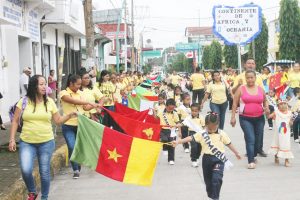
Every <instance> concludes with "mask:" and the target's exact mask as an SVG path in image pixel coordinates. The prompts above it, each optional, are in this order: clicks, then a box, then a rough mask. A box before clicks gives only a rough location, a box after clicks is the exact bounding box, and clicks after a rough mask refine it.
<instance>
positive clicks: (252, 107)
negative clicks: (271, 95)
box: [240, 85, 264, 117]
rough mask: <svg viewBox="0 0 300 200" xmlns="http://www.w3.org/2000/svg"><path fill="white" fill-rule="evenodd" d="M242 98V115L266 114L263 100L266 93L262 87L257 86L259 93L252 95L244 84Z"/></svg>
mask: <svg viewBox="0 0 300 200" xmlns="http://www.w3.org/2000/svg"><path fill="white" fill-rule="evenodd" d="M241 89H242V94H241V99H240V115H242V116H245V117H260V116H262V115H263V114H264V109H263V102H264V93H263V90H262V88H261V87H259V86H258V87H257V94H256V95H252V94H249V92H248V91H247V88H246V86H244V85H243V86H242V88H241Z"/></svg>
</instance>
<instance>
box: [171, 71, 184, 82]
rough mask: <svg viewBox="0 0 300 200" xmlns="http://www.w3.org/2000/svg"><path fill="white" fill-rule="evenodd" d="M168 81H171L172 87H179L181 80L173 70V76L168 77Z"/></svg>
mask: <svg viewBox="0 0 300 200" xmlns="http://www.w3.org/2000/svg"><path fill="white" fill-rule="evenodd" d="M170 80H171V83H172V84H173V85H174V86H177V85H179V82H180V81H181V80H182V78H181V77H180V76H179V75H178V74H177V72H176V71H175V70H174V71H173V74H172V75H171V76H170Z"/></svg>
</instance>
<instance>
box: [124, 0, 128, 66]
mask: <svg viewBox="0 0 300 200" xmlns="http://www.w3.org/2000/svg"><path fill="white" fill-rule="evenodd" d="M124 1H125V2H124V4H125V8H124V10H125V14H124V15H125V16H124V18H125V19H124V21H125V22H124V25H125V27H124V32H125V39H124V43H125V44H124V46H125V48H124V49H125V54H124V55H125V56H124V57H125V59H124V60H125V71H127V2H126V0H124Z"/></svg>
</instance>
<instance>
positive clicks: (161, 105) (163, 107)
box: [154, 104, 166, 114]
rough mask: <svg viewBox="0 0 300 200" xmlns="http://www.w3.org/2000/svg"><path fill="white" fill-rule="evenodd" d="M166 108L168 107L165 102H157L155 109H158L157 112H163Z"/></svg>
mask: <svg viewBox="0 0 300 200" xmlns="http://www.w3.org/2000/svg"><path fill="white" fill-rule="evenodd" d="M165 108H166V105H165V104H160V105H159V104H156V105H155V106H154V109H155V111H156V113H157V114H158V113H160V112H163V111H164V110H165Z"/></svg>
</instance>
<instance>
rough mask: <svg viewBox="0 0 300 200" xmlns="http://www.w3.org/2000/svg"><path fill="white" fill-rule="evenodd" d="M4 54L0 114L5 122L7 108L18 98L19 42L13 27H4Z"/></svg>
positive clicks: (19, 71)
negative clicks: (6, 64)
mask: <svg viewBox="0 0 300 200" xmlns="http://www.w3.org/2000/svg"><path fill="white" fill-rule="evenodd" d="M3 35H4V38H5V39H4V40H3V41H4V42H3V43H4V45H3V47H6V48H5V54H6V56H7V61H8V67H6V68H4V69H3V70H2V75H3V83H4V84H3V86H4V87H3V96H4V98H3V99H2V106H1V114H2V117H3V120H4V121H5V122H7V121H8V120H9V118H8V109H9V106H12V105H13V104H14V103H15V102H17V101H18V100H19V98H20V90H19V79H20V73H21V70H20V68H19V51H18V49H19V44H18V35H17V31H16V30H14V29H6V30H5V31H4V34H3Z"/></svg>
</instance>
